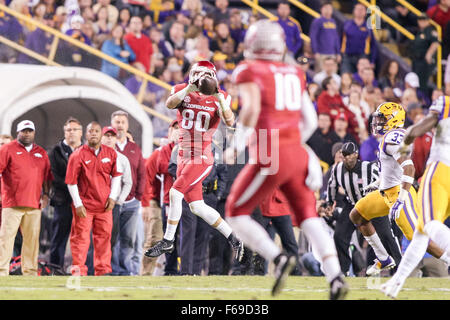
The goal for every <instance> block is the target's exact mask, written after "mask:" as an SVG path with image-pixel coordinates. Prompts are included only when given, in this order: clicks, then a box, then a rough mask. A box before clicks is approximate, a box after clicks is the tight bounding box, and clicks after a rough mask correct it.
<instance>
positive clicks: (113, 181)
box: [66, 121, 121, 276]
mask: <svg viewBox="0 0 450 320" xmlns="http://www.w3.org/2000/svg"><path fill="white" fill-rule="evenodd" d="M101 139H102V127H101V126H100V124H99V123H97V122H95V121H94V122H91V123H90V124H89V125H88V126H87V128H86V140H87V144H85V145H83V146H82V147H80V148H78V149H77V150H76V151H75V152H74V153H72V155H71V156H70V158H69V163H68V165H67V174H66V184H67V187H68V188H69V192H70V195H71V196H72V200H73V207H72V210H73V220H72V231H71V235H70V246H71V250H72V270H71V272H72V274H79V275H87V271H88V267H87V266H86V265H85V263H86V256H87V252H88V250H89V243H90V234H91V230H92V233H93V241H94V269H95V275H96V276H100V275H103V274H108V273H111V230H112V212H111V211H112V209H113V208H114V205H115V203H116V200H117V197H118V195H119V192H120V181H121V180H120V179H121V178H120V175H121V174H120V173H119V172H118V171H117V154H116V151H115V150H114V149H112V148H110V147H108V146H105V145H102V144H101ZM111 177H112V178H111ZM77 269H78V270H77Z"/></svg>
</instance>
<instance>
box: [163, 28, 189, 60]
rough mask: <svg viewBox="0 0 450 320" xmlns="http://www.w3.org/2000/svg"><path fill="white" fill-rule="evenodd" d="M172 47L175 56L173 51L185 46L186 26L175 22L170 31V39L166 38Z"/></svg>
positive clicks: (171, 51) (171, 50)
mask: <svg viewBox="0 0 450 320" xmlns="http://www.w3.org/2000/svg"><path fill="white" fill-rule="evenodd" d="M166 39H167V43H168V44H169V47H170V49H169V50H170V53H171V55H173V49H174V48H175V47H176V46H184V45H185V40H184V26H183V24H182V23H180V22H178V21H175V22H174V23H173V24H172V25H171V27H170V29H169V37H168V38H166Z"/></svg>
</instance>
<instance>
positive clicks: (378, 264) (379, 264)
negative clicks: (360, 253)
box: [366, 256, 396, 276]
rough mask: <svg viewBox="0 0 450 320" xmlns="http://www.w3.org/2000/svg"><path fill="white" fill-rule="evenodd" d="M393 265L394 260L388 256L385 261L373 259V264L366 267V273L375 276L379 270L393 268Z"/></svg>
mask: <svg viewBox="0 0 450 320" xmlns="http://www.w3.org/2000/svg"><path fill="white" fill-rule="evenodd" d="M395 266H396V264H395V261H394V259H392V258H391V257H390V256H389V257H388V258H387V259H386V260H385V261H380V260H378V259H375V260H374V264H373V265H371V266H370V267H369V268H367V271H366V275H368V276H377V275H379V274H380V273H381V271H383V270H390V269H392V268H395Z"/></svg>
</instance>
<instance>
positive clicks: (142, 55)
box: [108, 0, 153, 72]
mask: <svg viewBox="0 0 450 320" xmlns="http://www.w3.org/2000/svg"><path fill="white" fill-rule="evenodd" d="M108 1H109V0H108ZM129 30H130V32H129V33H127V34H126V35H125V37H124V39H125V40H126V41H127V43H128V45H129V46H130V48H131V49H132V50H133V52H134V54H135V55H136V59H135V63H136V62H140V63H141V64H142V65H143V66H144V67H145V71H146V72H149V70H150V65H151V58H152V54H153V47H152V41H151V40H150V39H149V38H148V37H147V36H146V35H145V34H143V33H142V19H141V18H140V17H138V16H133V17H132V18H131V19H130V25H129Z"/></svg>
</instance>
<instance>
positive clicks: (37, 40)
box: [17, 15, 54, 64]
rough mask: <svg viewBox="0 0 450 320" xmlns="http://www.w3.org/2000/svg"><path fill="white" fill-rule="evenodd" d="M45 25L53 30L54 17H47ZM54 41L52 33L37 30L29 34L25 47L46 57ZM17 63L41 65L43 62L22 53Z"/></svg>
mask: <svg viewBox="0 0 450 320" xmlns="http://www.w3.org/2000/svg"><path fill="white" fill-rule="evenodd" d="M43 23H44V24H45V25H47V26H49V27H51V28H52V27H53V26H54V21H53V17H52V16H51V15H45V17H44V21H43ZM52 41H53V35H52V34H51V33H49V32H45V31H44V30H42V29H40V28H36V30H34V31H33V32H31V33H29V34H28V36H27V38H26V40H25V47H26V48H27V49H30V50H32V51H34V52H36V53H39V54H40V55H43V56H45V57H46V56H48V54H49V52H50V47H51V44H52ZM17 61H18V62H19V63H28V64H41V62H39V61H38V60H36V59H33V58H31V57H30V56H29V55H27V54H25V53H20V54H19V56H18V57H17Z"/></svg>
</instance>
